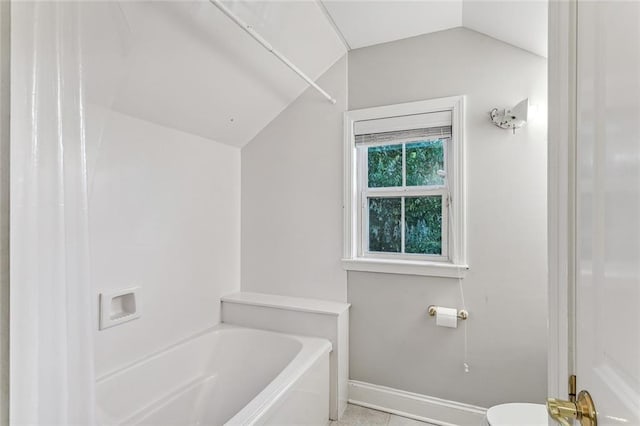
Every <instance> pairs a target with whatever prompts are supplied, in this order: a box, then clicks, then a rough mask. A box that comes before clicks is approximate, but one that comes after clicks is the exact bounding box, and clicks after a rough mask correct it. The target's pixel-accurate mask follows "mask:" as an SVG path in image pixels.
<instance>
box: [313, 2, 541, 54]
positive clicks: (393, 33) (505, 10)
mask: <svg viewBox="0 0 640 426" xmlns="http://www.w3.org/2000/svg"><path fill="white" fill-rule="evenodd" d="M322 4H323V5H324V7H325V8H326V10H327V11H328V14H329V16H330V17H331V18H332V19H333V22H334V23H335V26H336V28H337V30H338V31H340V32H341V33H342V35H343V37H344V39H345V40H346V42H347V43H348V45H349V47H350V48H352V49H357V48H359V47H365V46H371V45H374V44H379V43H384V42H389V41H393V40H399V39H402V38H407V37H413V36H417V35H421V34H428V33H432V32H435V31H441V30H446V29H449V28H455V27H459V26H464V27H467V28H470V29H472V30H475V31H478V32H482V33H484V34H486V35H489V36H491V37H494V38H496V39H498V40H501V41H504V42H506V43H509V44H513V45H514V46H517V47H520V48H522V49H525V50H528V51H530V52H533V53H535V54H537V55H540V56H544V57H546V55H547V1H546V0H502V1H495V0H494V1H486V0H422V1H392V0H382V1H379V0H370V1H352V0H322Z"/></svg>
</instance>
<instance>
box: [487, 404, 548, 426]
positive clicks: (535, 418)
mask: <svg viewBox="0 0 640 426" xmlns="http://www.w3.org/2000/svg"><path fill="white" fill-rule="evenodd" d="M547 419H548V416H547V407H545V406H544V405H542V404H527V403H519V402H518V403H511V404H500V405H495V406H493V407H491V408H489V409H488V410H487V415H486V417H485V418H484V421H483V422H482V424H483V426H547V425H548V420H547Z"/></svg>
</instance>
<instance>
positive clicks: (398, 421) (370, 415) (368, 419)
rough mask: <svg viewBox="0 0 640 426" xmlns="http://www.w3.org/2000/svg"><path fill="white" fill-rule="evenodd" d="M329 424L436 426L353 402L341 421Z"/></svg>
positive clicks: (351, 425)
mask: <svg viewBox="0 0 640 426" xmlns="http://www.w3.org/2000/svg"><path fill="white" fill-rule="evenodd" d="M329 424H330V426H434V425H431V424H430V423H424V422H419V421H417V420H413V419H408V418H406V417H400V416H396V415H395V414H389V413H384V412H382V411H378V410H372V409H370V408H365V407H360V406H358V405H351V404H349V405H347V409H346V411H345V412H344V415H343V416H342V418H341V419H340V421H337V422H330V423H329Z"/></svg>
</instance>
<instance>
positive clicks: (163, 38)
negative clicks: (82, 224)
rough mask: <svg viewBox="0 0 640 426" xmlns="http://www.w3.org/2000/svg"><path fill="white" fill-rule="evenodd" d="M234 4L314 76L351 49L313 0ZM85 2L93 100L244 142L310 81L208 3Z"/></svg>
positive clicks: (211, 136) (227, 141) (177, 126)
mask: <svg viewBox="0 0 640 426" xmlns="http://www.w3.org/2000/svg"><path fill="white" fill-rule="evenodd" d="M228 4H229V7H230V8H232V9H233V10H234V12H235V13H236V14H237V15H239V16H240V17H241V18H242V19H243V20H245V21H246V22H247V23H248V24H250V25H252V26H254V28H256V30H258V31H259V32H260V33H261V34H262V35H263V36H264V37H265V38H266V39H267V40H269V41H270V42H271V43H272V44H273V45H274V47H276V49H278V50H279V51H281V52H282V53H283V54H284V55H286V56H287V57H288V58H289V59H290V60H291V61H292V62H294V63H295V64H296V65H297V66H299V67H300V68H301V69H302V70H304V72H305V73H307V74H308V75H309V76H310V77H311V78H313V79H316V78H318V77H319V76H320V75H322V74H323V73H324V71H326V70H327V69H328V68H329V67H330V66H331V65H332V64H333V63H335V62H336V61H337V60H338V59H339V58H341V57H342V56H343V55H344V54H345V53H346V48H345V47H344V45H343V44H342V42H341V40H340V39H339V37H338V35H337V34H336V33H335V31H334V29H333V27H332V26H331V24H330V23H329V21H328V20H327V19H326V16H325V15H324V12H323V11H322V9H321V8H320V6H319V5H318V4H317V3H316V2H313V1H305V2H249V1H234V2H228ZM82 7H83V14H84V15H83V16H84V20H83V22H84V24H85V25H84V31H83V35H84V42H85V48H84V51H85V56H86V61H85V62H86V64H85V69H86V75H87V86H88V87H87V92H88V98H89V101H90V102H93V103H96V104H99V105H102V106H106V107H108V108H111V109H114V110H116V111H119V112H122V113H125V114H128V115H131V116H134V117H138V118H141V119H144V120H147V121H150V122H154V123H157V124H161V125H164V126H168V127H172V128H175V129H178V130H182V131H185V132H189V133H193V134H196V135H199V136H203V137H206V138H209V139H212V140H215V141H217V142H221V143H225V144H229V145H233V146H243V145H244V144H246V143H247V142H248V141H250V140H251V139H252V138H253V137H254V136H255V135H256V134H257V133H258V132H259V131H260V130H261V129H262V128H263V127H264V126H266V125H267V124H268V123H269V122H270V121H271V120H272V119H273V118H275V117H276V116H277V115H278V114H279V113H280V112H281V111H282V110H283V109H284V108H285V107H286V106H287V105H288V104H289V103H291V102H292V101H293V100H294V99H295V98H297V97H298V96H299V95H300V94H301V93H302V92H303V91H304V90H305V89H306V88H307V85H306V83H305V82H304V81H302V80H301V79H300V78H299V77H298V76H297V75H296V74H295V73H294V72H293V71H291V70H290V69H289V68H287V67H286V66H285V65H283V64H282V63H281V62H280V61H279V60H278V59H277V58H275V57H274V56H273V55H272V54H271V53H269V52H268V51H267V50H265V49H264V48H262V47H261V46H260V45H259V44H258V43H257V42H256V41H254V40H253V39H252V38H251V37H250V36H249V35H248V34H246V33H245V32H244V31H243V30H242V29H240V28H239V27H238V26H236V24H234V23H233V22H232V21H231V20H230V19H229V18H228V17H226V16H224V15H223V14H222V12H221V11H220V10H218V9H217V8H216V7H215V6H213V5H212V4H210V3H209V2H208V1H198V2H189V1H187V2H185V1H166V2H164V1H161V2H138V1H136V2H128V1H122V2H115V1H109V2H87V3H85V4H83V6H82ZM322 101H324V102H327V101H326V100H325V99H324V98H322V97H319V102H322ZM327 104H328V105H331V104H329V103H328V102H327Z"/></svg>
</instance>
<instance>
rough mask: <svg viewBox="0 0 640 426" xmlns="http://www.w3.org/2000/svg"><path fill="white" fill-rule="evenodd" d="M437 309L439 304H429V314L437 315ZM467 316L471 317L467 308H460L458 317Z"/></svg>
mask: <svg viewBox="0 0 640 426" xmlns="http://www.w3.org/2000/svg"><path fill="white" fill-rule="evenodd" d="M437 309H438V306H436V305H429V307H428V308H427V312H429V316H430V317H435V316H436V310H437ZM467 318H469V312H467V311H466V310H465V309H460V310H459V311H458V319H461V320H466V319H467Z"/></svg>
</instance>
